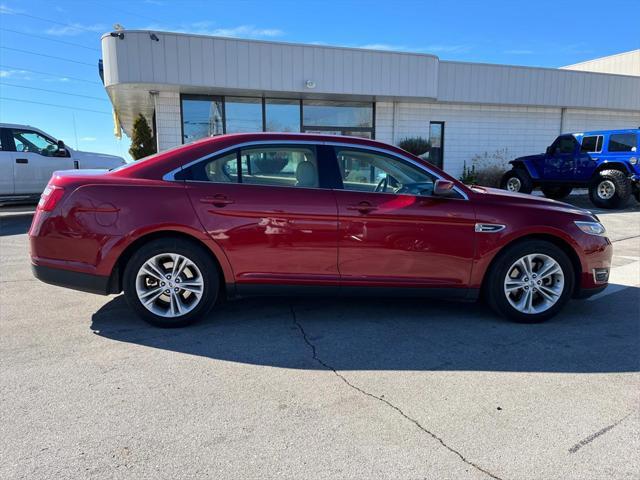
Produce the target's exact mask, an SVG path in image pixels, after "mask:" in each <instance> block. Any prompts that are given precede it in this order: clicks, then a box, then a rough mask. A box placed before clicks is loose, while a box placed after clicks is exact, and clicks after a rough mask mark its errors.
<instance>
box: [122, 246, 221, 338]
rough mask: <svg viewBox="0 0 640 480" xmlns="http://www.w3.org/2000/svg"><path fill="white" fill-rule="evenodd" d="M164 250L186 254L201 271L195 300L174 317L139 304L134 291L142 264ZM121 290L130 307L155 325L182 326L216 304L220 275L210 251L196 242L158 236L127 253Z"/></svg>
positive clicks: (194, 320) (198, 317)
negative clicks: (198, 293) (199, 292)
mask: <svg viewBox="0 0 640 480" xmlns="http://www.w3.org/2000/svg"><path fill="white" fill-rule="evenodd" d="M165 253H166V254H169V253H177V254H179V255H182V256H183V257H186V258H187V259H189V260H190V261H192V262H193V263H194V264H195V265H196V266H197V268H198V269H199V270H200V272H201V274H202V280H203V284H204V286H203V289H202V296H201V298H200V300H199V303H198V304H197V305H196V306H195V307H194V308H193V309H192V310H191V311H189V312H188V313H186V314H184V315H180V316H174V317H164V316H161V315H157V314H155V313H153V312H151V311H150V310H148V309H147V308H146V307H145V306H144V305H143V304H142V302H141V301H140V299H139V298H138V294H137V292H136V277H137V274H138V271H139V270H140V268H141V267H142V265H143V264H144V263H145V262H146V261H147V260H149V259H150V258H152V257H154V256H156V255H161V254H165ZM123 289H124V295H125V298H126V299H127V302H128V303H129V305H130V306H131V308H132V309H133V310H134V311H135V312H136V313H137V314H138V315H139V316H140V317H142V319H144V320H145V321H147V322H149V323H150V324H152V325H155V326H157V327H164V328H174V327H184V326H187V325H191V324H193V323H195V322H197V321H198V320H199V319H201V318H202V317H203V316H204V315H205V314H207V313H208V312H209V310H211V308H212V307H213V305H214V304H215V303H216V300H217V298H218V294H219V292H220V274H219V270H218V268H217V266H216V264H215V261H214V259H213V258H212V256H211V254H210V253H209V252H208V251H207V250H205V249H204V248H203V247H201V246H200V245H199V244H197V243H196V242H191V241H189V240H185V239H181V238H160V239H157V240H152V241H150V242H149V243H146V244H144V245H143V246H142V247H140V249H138V250H137V251H136V252H135V253H134V254H133V255H132V256H131V258H130V259H129V261H128V262H127V265H126V266H125V269H124V274H123Z"/></svg>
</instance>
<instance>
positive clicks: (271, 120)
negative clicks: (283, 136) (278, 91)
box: [265, 98, 300, 132]
mask: <svg viewBox="0 0 640 480" xmlns="http://www.w3.org/2000/svg"><path fill="white" fill-rule="evenodd" d="M265 121H266V125H265V130H266V131H267V132H299V131H300V100H282V99H276V98H267V99H266V100H265Z"/></svg>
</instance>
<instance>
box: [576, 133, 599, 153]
mask: <svg viewBox="0 0 640 480" xmlns="http://www.w3.org/2000/svg"><path fill="white" fill-rule="evenodd" d="M600 150H602V135H593V136H590V137H584V138H583V139H582V146H581V147H580V151H581V152H584V153H586V152H589V153H592V152H599V151H600Z"/></svg>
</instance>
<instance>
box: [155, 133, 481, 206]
mask: <svg viewBox="0 0 640 480" xmlns="http://www.w3.org/2000/svg"><path fill="white" fill-rule="evenodd" d="M253 145H329V146H332V147H348V148H356V149H362V150H371V151H374V152H379V153H383V154H385V155H389V156H391V157H395V158H398V159H400V160H402V161H404V162H408V163H410V164H412V165H414V166H415V167H418V168H419V169H421V170H426V171H427V172H429V173H430V174H431V175H433V176H434V177H436V179H437V180H441V179H442V178H443V177H442V175H440V174H438V173H436V172H434V171H433V170H431V169H430V168H429V167H426V166H424V165H422V164H421V163H418V162H416V161H415V160H413V159H411V158H409V157H406V156H404V155H400V154H398V153H396V152H391V151H389V150H386V149H384V148H379V147H373V146H371V145H358V144H353V143H348V142H340V141H335V142H334V141H324V142H317V141H310V140H252V141H250V142H243V143H237V144H235V145H232V146H230V147H227V148H223V149H221V150H217V151H215V152H213V153H210V154H208V155H205V156H203V157H200V158H196V159H195V160H192V161H190V162H189V163H186V164H184V165H182V166H181V167H178V168H174V169H173V170H171V171H170V172H168V173H165V174H164V175H163V176H162V180H164V181H166V182H175V181H177V180H176V179H175V175H176V173H178V172H180V171H181V170H182V169H183V168H189V167H190V166H192V165H195V164H196V163H198V162H201V161H203V160H207V159H209V158H212V157H217V156H218V155H222V154H224V153H226V152H228V151H230V150H235V149H236V148H243V147H250V146H253ZM185 181H187V182H191V181H192V180H185ZM212 183H213V182H212ZM453 189H454V190H455V191H456V192H458V193H459V194H460V195H461V196H462V197H463V198H464V199H465V200H469V196H468V195H467V194H466V192H464V191H463V190H462V189H460V188H459V187H458V186H454V187H453Z"/></svg>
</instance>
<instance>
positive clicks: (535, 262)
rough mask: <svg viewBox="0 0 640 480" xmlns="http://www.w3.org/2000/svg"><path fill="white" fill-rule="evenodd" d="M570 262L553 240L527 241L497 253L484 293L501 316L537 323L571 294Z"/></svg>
mask: <svg viewBox="0 0 640 480" xmlns="http://www.w3.org/2000/svg"><path fill="white" fill-rule="evenodd" d="M574 283H575V277H574V270H573V265H572V264H571V260H570V259H569V258H568V257H567V255H566V253H564V252H563V251H562V249H560V248H559V247H557V246H556V245H554V244H553V243H549V242H545V241H542V240H528V241H524V242H521V243H518V244H515V245H513V246H511V247H507V250H505V251H504V252H502V253H500V254H499V257H498V258H497V259H496V261H495V262H494V264H493V266H492V268H491V271H490V272H489V275H488V277H487V283H486V285H485V294H486V296H487V300H488V303H489V305H490V306H491V307H492V308H493V309H494V310H495V311H496V312H498V313H499V314H500V315H502V316H504V317H507V318H508V319H510V320H513V321H515V322H519V323H539V322H544V321H545V320H548V319H549V318H551V317H553V316H554V315H556V314H557V313H558V312H559V311H560V309H561V308H562V307H563V306H564V305H565V303H566V302H567V301H568V300H569V298H570V297H571V293H572V292H573V287H574Z"/></svg>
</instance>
